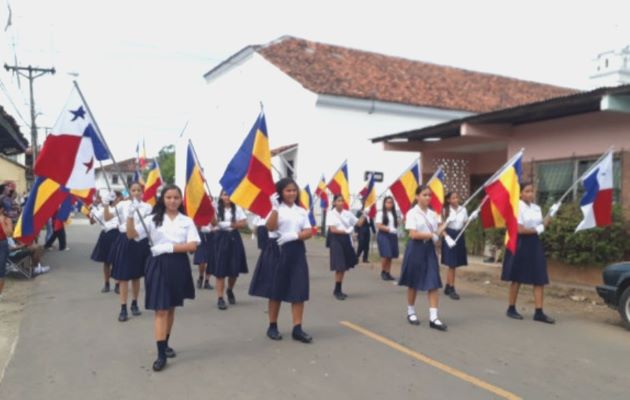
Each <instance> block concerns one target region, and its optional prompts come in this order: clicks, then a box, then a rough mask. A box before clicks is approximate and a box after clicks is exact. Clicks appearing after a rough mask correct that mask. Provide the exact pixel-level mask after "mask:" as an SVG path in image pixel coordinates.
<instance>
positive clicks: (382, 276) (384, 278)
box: [381, 271, 389, 281]
mask: <svg viewBox="0 0 630 400" xmlns="http://www.w3.org/2000/svg"><path fill="white" fill-rule="evenodd" d="M381 279H382V280H384V281H388V280H389V279H388V278H387V272H385V271H381Z"/></svg>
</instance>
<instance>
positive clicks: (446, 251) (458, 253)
mask: <svg viewBox="0 0 630 400" xmlns="http://www.w3.org/2000/svg"><path fill="white" fill-rule="evenodd" d="M459 232H460V231H458V230H455V229H450V228H446V233H447V234H448V235H449V236H450V237H451V238H452V239H455V238H456V237H457V235H459ZM442 264H444V265H446V266H448V267H450V268H457V267H463V266H466V265H468V252H467V251H466V238H465V237H464V236H463V235H462V237H461V238H459V240H458V241H457V243H456V244H455V247H453V248H450V247H448V245H447V244H446V242H442Z"/></svg>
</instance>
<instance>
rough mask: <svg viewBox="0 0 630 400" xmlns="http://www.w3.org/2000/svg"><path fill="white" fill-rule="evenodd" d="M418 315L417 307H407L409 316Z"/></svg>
mask: <svg viewBox="0 0 630 400" xmlns="http://www.w3.org/2000/svg"><path fill="white" fill-rule="evenodd" d="M415 313H416V307H415V306H407V315H413V314H415Z"/></svg>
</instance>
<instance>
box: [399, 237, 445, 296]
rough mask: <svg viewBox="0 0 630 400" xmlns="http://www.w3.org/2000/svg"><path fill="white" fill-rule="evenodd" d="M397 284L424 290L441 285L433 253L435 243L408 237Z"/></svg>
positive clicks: (435, 257) (438, 267) (438, 269)
mask: <svg viewBox="0 0 630 400" xmlns="http://www.w3.org/2000/svg"><path fill="white" fill-rule="evenodd" d="M398 284H399V285H400V286H407V287H408V288H412V289H416V290H425V291H426V290H433V289H439V288H441V287H442V279H441V278H440V266H439V265H438V259H437V254H436V253H435V245H434V244H433V242H432V241H431V240H427V241H424V240H411V239H409V242H407V247H406V248H405V255H404V256H403V262H402V269H401V272H400V280H399V281H398Z"/></svg>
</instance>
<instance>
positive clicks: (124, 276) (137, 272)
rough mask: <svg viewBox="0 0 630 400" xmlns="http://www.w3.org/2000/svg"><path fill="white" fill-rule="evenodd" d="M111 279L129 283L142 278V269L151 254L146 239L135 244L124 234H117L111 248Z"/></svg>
mask: <svg viewBox="0 0 630 400" xmlns="http://www.w3.org/2000/svg"><path fill="white" fill-rule="evenodd" d="M112 253H113V256H112V278H114V279H116V280H117V281H130V280H133V279H140V278H142V277H143V276H144V267H145V265H146V261H147V258H148V257H149V255H150V254H151V249H150V248H149V241H148V239H146V238H145V239H142V240H141V241H139V242H137V241H135V240H133V239H127V234H126V233H120V232H119V234H118V237H117V238H116V241H115V242H114V245H113V246H112Z"/></svg>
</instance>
